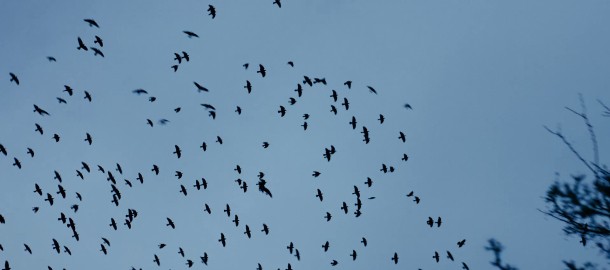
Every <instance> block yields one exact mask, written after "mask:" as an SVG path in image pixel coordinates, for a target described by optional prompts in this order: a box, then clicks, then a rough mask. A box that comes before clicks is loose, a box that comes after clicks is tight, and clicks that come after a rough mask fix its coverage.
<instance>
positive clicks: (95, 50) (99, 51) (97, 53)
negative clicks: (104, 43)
mask: <svg viewBox="0 0 610 270" xmlns="http://www.w3.org/2000/svg"><path fill="white" fill-rule="evenodd" d="M90 49H91V50H92V51H93V56H96V55H99V56H101V57H104V53H103V52H102V51H101V50H100V49H98V48H96V47H90Z"/></svg>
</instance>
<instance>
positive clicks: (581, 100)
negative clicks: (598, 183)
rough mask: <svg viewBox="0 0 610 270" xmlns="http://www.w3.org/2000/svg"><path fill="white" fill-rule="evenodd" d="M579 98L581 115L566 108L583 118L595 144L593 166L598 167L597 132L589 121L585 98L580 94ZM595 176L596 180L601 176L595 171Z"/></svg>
mask: <svg viewBox="0 0 610 270" xmlns="http://www.w3.org/2000/svg"><path fill="white" fill-rule="evenodd" d="M578 98H579V99H580V107H581V108H582V112H581V113H579V112H576V111H575V110H572V109H570V108H568V107H565V108H566V109H567V110H569V111H571V112H572V113H574V114H576V115H578V116H580V118H582V119H583V120H584V121H585V124H586V125H587V130H588V131H589V136H590V137H591V143H592V144H593V164H595V165H597V164H599V151H598V147H597V137H596V136H595V131H594V130H593V125H591V121H589V117H587V106H586V105H585V99H584V98H583V96H582V94H578ZM589 167H590V166H589ZM593 174H594V175H595V178H596V179H598V178H599V174H598V172H597V171H595V170H593Z"/></svg>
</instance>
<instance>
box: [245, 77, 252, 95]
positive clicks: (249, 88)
mask: <svg viewBox="0 0 610 270" xmlns="http://www.w3.org/2000/svg"><path fill="white" fill-rule="evenodd" d="M244 88H246V90H248V94H250V93H251V92H252V84H251V83H250V81H248V80H246V85H245V86H244Z"/></svg>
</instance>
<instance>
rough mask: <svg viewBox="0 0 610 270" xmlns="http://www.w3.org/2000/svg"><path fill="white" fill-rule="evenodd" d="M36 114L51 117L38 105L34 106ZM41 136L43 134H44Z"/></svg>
mask: <svg viewBox="0 0 610 270" xmlns="http://www.w3.org/2000/svg"><path fill="white" fill-rule="evenodd" d="M34 112H35V113H38V114H40V115H42V116H45V115H51V114H49V113H48V112H47V111H45V110H43V109H42V108H40V107H38V105H36V104H34ZM40 134H42V132H41V133H40Z"/></svg>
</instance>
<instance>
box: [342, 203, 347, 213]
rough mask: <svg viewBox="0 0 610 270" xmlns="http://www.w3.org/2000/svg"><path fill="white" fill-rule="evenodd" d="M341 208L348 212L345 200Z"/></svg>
mask: <svg viewBox="0 0 610 270" xmlns="http://www.w3.org/2000/svg"><path fill="white" fill-rule="evenodd" d="M341 210H343V213H345V214H347V212H348V207H347V203H346V202H343V205H341Z"/></svg>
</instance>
